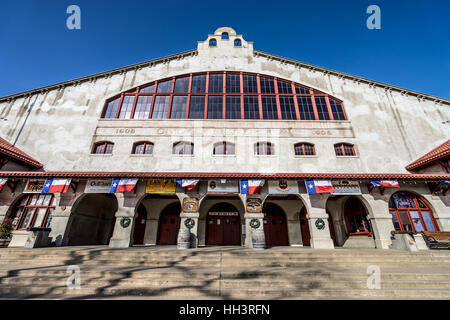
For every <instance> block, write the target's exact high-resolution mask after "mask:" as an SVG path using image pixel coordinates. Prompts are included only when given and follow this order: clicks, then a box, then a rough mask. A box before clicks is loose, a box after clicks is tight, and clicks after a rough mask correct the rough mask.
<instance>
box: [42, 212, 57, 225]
mask: <svg viewBox="0 0 450 320" xmlns="http://www.w3.org/2000/svg"><path fill="white" fill-rule="evenodd" d="M54 210H55V209H53V208H50V209H49V210H48V215H47V221H46V222H45V226H44V227H45V228H50V225H51V222H52V218H53V211H54Z"/></svg>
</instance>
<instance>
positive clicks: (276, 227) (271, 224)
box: [263, 203, 289, 247]
mask: <svg viewBox="0 0 450 320" xmlns="http://www.w3.org/2000/svg"><path fill="white" fill-rule="evenodd" d="M263 212H264V235H265V237H266V245H267V246H268V247H272V246H288V245H289V238H288V229H287V221H286V215H285V214H284V211H283V209H281V208H280V207H279V206H278V205H276V204H274V203H267V204H265V205H264V208H263Z"/></svg>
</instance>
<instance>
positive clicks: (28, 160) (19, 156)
mask: <svg viewBox="0 0 450 320" xmlns="http://www.w3.org/2000/svg"><path fill="white" fill-rule="evenodd" d="M0 154H4V155H5V156H7V157H11V158H13V159H15V160H18V161H20V162H22V163H25V164H27V165H29V166H31V167H34V168H42V167H43V166H44V165H43V164H41V163H40V162H39V161H37V160H36V159H34V158H32V157H30V156H29V155H27V154H26V153H25V152H23V151H22V150H20V149H19V148H17V147H15V146H13V145H12V144H11V143H9V142H8V141H6V140H5V139H3V138H1V137H0Z"/></svg>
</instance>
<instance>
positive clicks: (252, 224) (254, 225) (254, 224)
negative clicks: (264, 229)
mask: <svg viewBox="0 0 450 320" xmlns="http://www.w3.org/2000/svg"><path fill="white" fill-rule="evenodd" d="M260 225H261V222H259V220H258V219H252V220H250V227H252V228H253V229H258V228H259V226H260Z"/></svg>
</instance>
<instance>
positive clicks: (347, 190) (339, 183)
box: [332, 180, 361, 195]
mask: <svg viewBox="0 0 450 320" xmlns="http://www.w3.org/2000/svg"><path fill="white" fill-rule="evenodd" d="M332 183H333V189H334V192H333V193H332V194H335V195H357V194H361V188H360V187H359V182H358V181H348V180H336V181H332Z"/></svg>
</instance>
